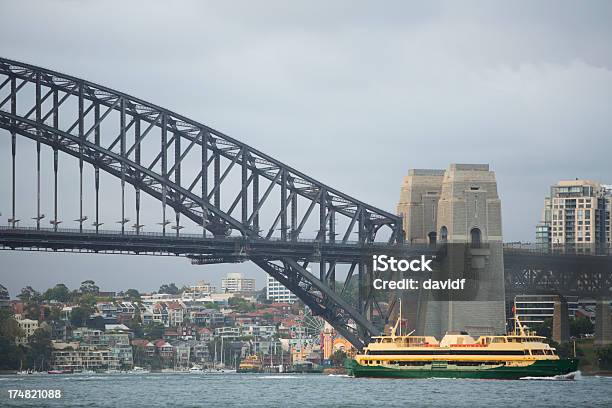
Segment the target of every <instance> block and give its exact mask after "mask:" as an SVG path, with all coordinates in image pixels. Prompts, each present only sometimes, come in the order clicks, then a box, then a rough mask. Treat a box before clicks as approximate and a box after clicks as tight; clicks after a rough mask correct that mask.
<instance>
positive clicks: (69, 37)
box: [0, 1, 612, 293]
mask: <svg viewBox="0 0 612 408" xmlns="http://www.w3.org/2000/svg"><path fill="white" fill-rule="evenodd" d="M0 10H1V12H0V38H1V39H2V40H1V41H0V54H1V55H3V56H5V57H8V58H14V59H17V60H23V61H26V62H30V63H33V64H35V65H41V66H45V67H49V68H52V69H56V70H58V71H62V72H66V73H69V74H72V75H75V76H79V77H83V78H86V79H89V80H92V81H94V82H98V83H101V84H103V85H107V86H109V87H112V88H116V89H118V90H122V91H125V92H127V93H130V94H133V95H135V96H138V97H141V98H143V99H146V100H149V101H151V102H153V103H156V104H159V105H162V106H164V107H168V108H170V109H172V110H175V111H177V112H181V113H183V114H185V115H187V116H190V117H193V118H194V119H196V120H198V121H201V122H204V123H207V124H209V125H211V126H213V127H215V128H217V129H219V130H221V131H223V132H224V133H227V134H230V135H232V136H233V137H235V138H237V139H239V140H242V141H245V142H246V143H248V144H250V145H252V146H254V147H257V148H258V149H260V150H262V151H264V152H266V153H268V154H270V155H272V156H274V157H277V158H279V159H280V160H282V161H284V162H286V163H288V164H290V165H292V166H293V167H295V168H298V169H300V170H302V171H304V172H306V173H308V174H310V175H312V176H313V177H315V178H317V179H319V180H321V181H323V182H325V183H327V184H330V185H332V186H335V187H338V188H340V189H342V190H343V191H345V192H347V193H349V194H351V195H353V196H355V197H357V198H359V199H362V200H364V201H367V202H370V203H372V204H375V205H377V206H379V207H382V208H385V209H387V210H390V211H393V210H394V208H395V204H396V200H397V198H398V195H399V186H400V182H401V179H402V177H403V176H404V175H405V173H406V172H407V170H408V168H414V167H416V168H427V167H434V168H445V167H447V166H448V164H449V163H451V162H486V163H490V164H491V166H492V168H493V169H494V170H495V171H496V172H497V177H498V183H499V189H500V194H501V197H502V200H503V216H504V234H505V239H506V240H532V239H533V235H534V225H535V224H536V222H537V221H538V219H539V216H540V210H541V205H542V199H543V196H544V195H545V194H546V193H547V192H548V187H549V185H550V184H552V183H554V182H556V181H557V180H558V179H562V178H574V177H584V178H594V179H599V180H601V181H604V182H608V183H610V182H612V171H611V166H610V153H609V152H610V151H612V142H610V140H611V139H610V137H609V135H610V130H611V129H612V115H610V114H609V112H610V107H611V105H612V72H611V69H612V50H611V49H610V47H609V39H610V38H612V33H611V31H612V26H611V25H610V24H609V22H610V21H612V5H611V4H610V3H609V2H605V1H601V2H588V3H576V2H571V1H561V2H559V1H554V2H552V1H543V2H527V1H523V2H488V1H480V2H452V1H449V2H402V1H397V2H384V3H382V4H379V3H374V2H348V1H347V2H333V3H331V4H330V3H329V2H322V1H319V2H317V1H315V2H281V1H268V2H226V3H213V2H129V3H126V2H73V1H60V2H47V1H40V2H32V1H21V2H2V3H1V5H0ZM5 136H6V134H5V135H1V134H0V149H1V150H0V154H2V162H1V163H0V166H1V169H2V174H1V175H0V190H1V194H2V195H1V196H0V211H2V212H3V218H4V219H3V222H5V217H4V215H6V209H7V208H8V196H7V193H8V192H9V188H10V173H8V172H7V170H8V169H9V167H8V166H9V162H8V158H9V150H8V148H9V144H8V138H7V137H5ZM25 148H26V149H27V147H25ZM22 165H23V166H25V164H22ZM109 191H111V190H109ZM112 191H115V192H108V193H107V197H109V199H110V197H111V196H114V195H115V194H116V190H112ZM24 197H27V194H26V193H25V192H24ZM71 197H72V196H71ZM71 200H72V199H71ZM74 208H75V207H74V204H72V207H70V211H74ZM108 211H109V213H108V214H107V215H106V216H105V217H106V218H107V219H111V220H114V219H118V218H116V217H117V215H116V212H112V211H111V210H110V209H109V210H108ZM30 212H32V210H31V206H30V207H29V208H28V210H27V211H25V210H24V214H23V216H22V217H23V218H29V217H30V216H31V215H30ZM66 218H68V216H66ZM94 259H95V261H94ZM34 260H36V261H34ZM43 263H44V265H45V268H47V270H46V272H45V273H44V276H43V274H42V273H40V272H39V271H38V268H39V267H40V265H42V264H43ZM92 264H93V265H94V266H91V265H92ZM0 268H1V269H0V280H2V281H5V282H7V284H8V285H9V287H10V288H11V292H12V293H14V292H15V291H16V290H17V289H18V288H20V287H21V286H24V285H26V284H27V283H34V285H35V286H39V287H41V288H42V287H44V286H48V285H49V284H51V283H52V282H54V281H60V280H63V281H67V283H72V284H73V286H74V284H76V283H78V282H80V281H81V280H83V279H85V278H87V277H90V275H95V276H93V277H94V278H95V279H96V280H97V281H100V282H101V283H102V286H103V287H109V288H113V289H121V288H125V287H129V286H133V287H142V288H148V289H154V288H156V287H158V286H159V284H160V283H161V282H162V281H163V282H165V281H168V280H174V281H177V282H184V283H187V282H189V281H194V280H196V279H198V278H199V277H201V276H205V277H207V278H208V279H211V280H213V281H217V282H218V281H219V279H220V272H224V271H227V270H244V271H246V272H248V273H250V274H253V275H254V276H257V277H258V280H259V283H258V284H259V285H263V274H262V273H261V272H258V271H257V270H256V269H255V267H254V266H251V265H237V266H236V265H226V266H219V267H214V268H213V267H206V268H201V267H200V268H196V267H192V266H190V265H189V264H188V263H186V262H185V261H184V260H180V259H174V260H164V261H160V260H158V259H157V258H145V257H106V258H104V257H100V256H98V257H89V256H86V255H72V256H69V255H61V256H59V255H53V254H47V255H45V254H39V255H36V256H31V257H30V256H29V255H27V254H19V253H0ZM111 270H112V271H123V273H121V274H120V276H121V279H117V278H111V276H115V275H112V274H109V275H107V272H106V271H111ZM17 272H19V274H18V275H17ZM113 273H115V272H113ZM169 275H170V277H171V279H169V278H168V276H169Z"/></svg>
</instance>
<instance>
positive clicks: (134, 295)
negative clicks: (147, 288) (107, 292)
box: [125, 289, 140, 301]
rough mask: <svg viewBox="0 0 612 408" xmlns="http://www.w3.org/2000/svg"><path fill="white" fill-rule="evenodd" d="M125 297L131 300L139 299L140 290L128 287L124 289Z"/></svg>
mask: <svg viewBox="0 0 612 408" xmlns="http://www.w3.org/2000/svg"><path fill="white" fill-rule="evenodd" d="M125 297H126V298H128V299H129V300H132V301H134V300H140V292H138V291H137V290H136V289H128V290H126V291H125Z"/></svg>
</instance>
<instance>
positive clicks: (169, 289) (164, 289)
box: [158, 282, 179, 295]
mask: <svg viewBox="0 0 612 408" xmlns="http://www.w3.org/2000/svg"><path fill="white" fill-rule="evenodd" d="M158 293H166V294H168V295H178V294H179V288H177V287H176V285H175V284H174V282H172V283H170V284H169V285H167V284H163V285H161V286H160V287H159V290H158Z"/></svg>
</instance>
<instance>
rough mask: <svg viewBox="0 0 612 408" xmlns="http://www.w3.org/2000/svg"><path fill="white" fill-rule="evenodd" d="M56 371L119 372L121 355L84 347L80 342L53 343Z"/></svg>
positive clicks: (105, 349)
mask: <svg viewBox="0 0 612 408" xmlns="http://www.w3.org/2000/svg"><path fill="white" fill-rule="evenodd" d="M52 358H53V364H52V365H53V369H54V370H73V371H82V370H118V369H120V368H121V363H120V361H119V355H118V354H116V353H113V352H111V350H109V349H108V348H98V347H94V346H82V345H81V344H80V343H79V342H71V343H64V342H54V343H53V352H52Z"/></svg>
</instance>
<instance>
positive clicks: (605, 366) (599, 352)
mask: <svg viewBox="0 0 612 408" xmlns="http://www.w3.org/2000/svg"><path fill="white" fill-rule="evenodd" d="M595 355H596V356H597V364H598V365H599V368H601V369H602V370H611V369H612V345H609V346H602V347H597V348H596V349H595Z"/></svg>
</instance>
